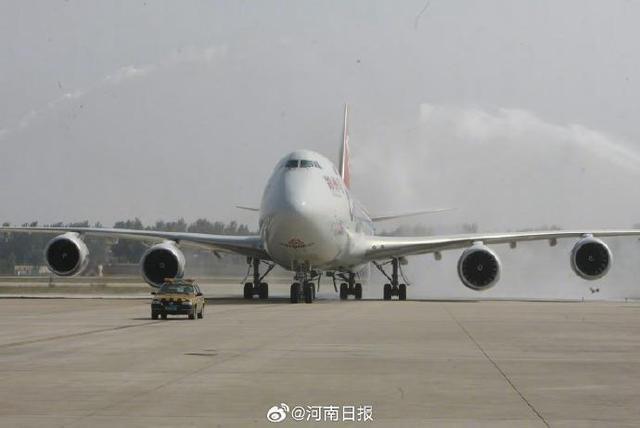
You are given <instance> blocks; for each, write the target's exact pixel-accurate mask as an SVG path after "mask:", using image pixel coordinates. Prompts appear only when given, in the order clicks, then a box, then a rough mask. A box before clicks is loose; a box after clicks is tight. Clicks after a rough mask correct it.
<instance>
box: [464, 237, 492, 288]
mask: <svg viewBox="0 0 640 428" xmlns="http://www.w3.org/2000/svg"><path fill="white" fill-rule="evenodd" d="M458 276H459V277H460V280H461V281H462V283H463V284H464V286H465V287H467V288H470V289H472V290H476V291H482V290H488V289H489V288H491V287H493V286H494V285H495V284H496V283H497V282H498V280H499V279H500V259H498V256H497V255H496V254H495V253H494V252H493V251H491V250H490V249H489V248H488V247H487V246H485V245H484V244H482V243H475V244H473V245H472V246H471V247H469V248H467V249H466V250H464V252H463V253H462V255H461V256H460V259H459V260H458Z"/></svg>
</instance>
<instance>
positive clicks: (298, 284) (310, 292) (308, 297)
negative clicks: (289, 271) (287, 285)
mask: <svg viewBox="0 0 640 428" xmlns="http://www.w3.org/2000/svg"><path fill="white" fill-rule="evenodd" d="M316 276H318V274H317V273H316V272H297V273H296V276H295V277H294V280H293V281H294V282H293V284H291V290H290V299H291V303H301V302H304V303H313V301H314V300H315V299H316V284H315V283H314V282H313V281H312V279H313V278H314V277H316ZM318 278H319V277H318ZM318 284H319V282H318Z"/></svg>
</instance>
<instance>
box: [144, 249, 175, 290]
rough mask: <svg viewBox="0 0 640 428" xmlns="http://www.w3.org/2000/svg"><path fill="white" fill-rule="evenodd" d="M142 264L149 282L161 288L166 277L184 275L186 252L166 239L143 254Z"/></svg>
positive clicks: (145, 278)
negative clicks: (183, 252)
mask: <svg viewBox="0 0 640 428" xmlns="http://www.w3.org/2000/svg"><path fill="white" fill-rule="evenodd" d="M140 266H141V269H142V277H143V278H144V280H145V281H146V282H147V284H149V285H150V286H152V287H155V288H159V287H160V286H161V285H162V284H163V283H164V280H165V279H167V278H181V277H182V276H183V275H184V267H185V259H184V254H182V251H180V249H179V248H178V246H177V245H176V243H175V242H173V241H165V242H162V243H161V244H157V245H154V246H153V247H151V248H149V249H148V250H147V251H146V252H145V253H144V254H143V255H142V259H141V260H140Z"/></svg>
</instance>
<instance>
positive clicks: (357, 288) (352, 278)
mask: <svg viewBox="0 0 640 428" xmlns="http://www.w3.org/2000/svg"><path fill="white" fill-rule="evenodd" d="M336 277H338V278H339V279H342V280H343V281H346V282H341V283H340V300H347V299H348V298H349V296H353V297H354V299H356V300H361V299H362V284H361V283H359V282H356V274H355V273H353V272H345V273H342V272H336V273H334V274H333V287H334V288H337V287H336Z"/></svg>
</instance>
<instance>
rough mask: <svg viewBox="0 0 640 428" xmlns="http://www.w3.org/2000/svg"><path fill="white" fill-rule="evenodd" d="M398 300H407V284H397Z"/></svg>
mask: <svg viewBox="0 0 640 428" xmlns="http://www.w3.org/2000/svg"><path fill="white" fill-rule="evenodd" d="M398 300H407V286H406V284H400V285H399V286H398Z"/></svg>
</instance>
